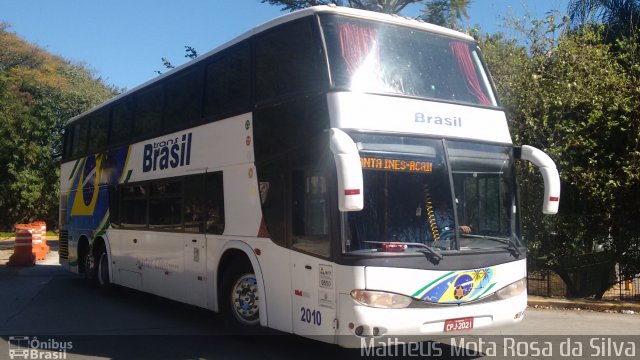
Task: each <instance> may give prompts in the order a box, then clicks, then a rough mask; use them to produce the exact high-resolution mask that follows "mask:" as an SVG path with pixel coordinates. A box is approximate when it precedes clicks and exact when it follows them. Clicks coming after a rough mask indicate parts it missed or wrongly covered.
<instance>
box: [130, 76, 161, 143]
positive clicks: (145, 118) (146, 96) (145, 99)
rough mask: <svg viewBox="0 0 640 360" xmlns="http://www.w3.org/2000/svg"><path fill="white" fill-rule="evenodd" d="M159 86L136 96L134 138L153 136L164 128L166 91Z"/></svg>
mask: <svg viewBox="0 0 640 360" xmlns="http://www.w3.org/2000/svg"><path fill="white" fill-rule="evenodd" d="M163 89H164V88H163V86H162V85H158V86H156V87H153V88H151V89H149V90H144V91H142V92H140V93H138V94H137V95H136V96H135V103H136V112H135V121H134V124H133V125H134V126H133V133H134V136H141V135H151V134H154V133H156V132H158V131H159V130H160V129H161V128H162V110H163V106H162V105H163V102H164V90H163Z"/></svg>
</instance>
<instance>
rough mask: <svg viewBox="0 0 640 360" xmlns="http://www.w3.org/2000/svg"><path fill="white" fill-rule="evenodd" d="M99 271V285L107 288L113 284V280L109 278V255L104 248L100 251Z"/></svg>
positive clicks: (97, 275)
mask: <svg viewBox="0 0 640 360" xmlns="http://www.w3.org/2000/svg"><path fill="white" fill-rule="evenodd" d="M97 261H98V271H97V272H96V279H97V280H98V285H99V286H100V287H101V288H103V289H107V288H109V287H110V286H111V280H110V279H109V257H108V256H107V252H106V251H105V250H104V249H101V250H100V252H99V253H98V259H97Z"/></svg>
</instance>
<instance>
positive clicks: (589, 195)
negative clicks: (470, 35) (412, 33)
mask: <svg viewBox="0 0 640 360" xmlns="http://www.w3.org/2000/svg"><path fill="white" fill-rule="evenodd" d="M556 18H557V17H556V16H553V15H550V16H549V17H547V18H546V19H545V20H536V21H533V22H532V23H531V25H530V27H528V28H527V31H526V32H525V35H526V37H527V39H528V42H527V44H528V47H524V46H521V45H519V44H518V43H517V42H516V41H515V40H509V39H505V38H504V37H503V36H501V35H495V34H494V35H485V36H484V37H483V38H482V39H481V43H482V47H483V50H484V52H485V57H486V59H487V61H488V63H489V68H490V69H491V70H492V72H493V76H494V79H495V82H496V86H497V88H498V92H499V95H500V96H501V98H502V101H503V105H504V107H505V110H506V111H507V114H508V118H509V119H510V121H511V124H510V125H511V128H512V132H513V134H514V141H515V142H516V143H520V144H531V145H534V146H536V147H539V148H541V149H544V150H545V151H546V152H547V153H549V154H550V156H551V157H552V158H553V159H555V160H556V164H557V165H558V168H559V170H560V174H561V179H562V201H561V209H560V214H559V215H557V216H555V217H544V216H542V215H541V214H540V210H539V206H540V205H539V202H540V199H541V197H542V195H541V192H542V190H541V189H542V184H541V180H540V177H539V175H538V174H536V170H535V169H534V168H532V167H530V166H522V167H521V168H520V175H521V176H520V180H521V186H522V187H521V195H522V203H523V214H524V215H523V221H524V223H525V230H526V231H525V234H526V237H527V239H528V240H529V243H530V245H531V250H532V252H533V254H535V255H537V256H539V258H540V260H542V261H543V262H544V263H546V265H547V266H548V267H549V268H551V269H553V270H555V271H556V272H557V273H558V274H559V275H560V276H561V277H562V278H563V279H564V280H565V283H566V284H567V286H568V289H569V292H570V294H571V295H575V296H582V295H596V296H600V295H602V293H604V291H605V290H606V289H607V288H608V287H609V285H610V281H611V277H610V276H609V275H610V274H611V272H612V271H613V269H614V265H615V264H616V263H618V264H619V265H620V267H621V269H622V270H623V272H625V273H626V274H627V275H632V274H636V273H639V272H640V267H639V266H638V264H640V254H639V251H638V250H639V241H640V222H639V221H638V218H640V210H639V209H638V207H637V206H635V204H636V203H638V201H640V146H639V145H640V87H639V86H638V84H639V83H640V57H638V56H637V55H638V43H637V41H635V39H634V38H629V37H621V38H619V39H618V40H617V41H616V42H615V43H613V44H612V43H609V42H607V41H605V37H606V35H607V32H606V29H605V28H604V27H593V26H591V27H585V28H583V29H581V30H578V31H566V30H565V31H564V32H562V33H561V34H558V33H557V32H558V31H559V29H566V28H567V26H566V25H567V21H568V19H567V18H563V19H562V20H561V21H560V22H556ZM524 28H526V27H522V29H524ZM543 234H553V236H547V235H543ZM585 277H592V278H591V279H589V281H587V279H586V278H585ZM594 277H598V278H597V279H596V278H594Z"/></svg>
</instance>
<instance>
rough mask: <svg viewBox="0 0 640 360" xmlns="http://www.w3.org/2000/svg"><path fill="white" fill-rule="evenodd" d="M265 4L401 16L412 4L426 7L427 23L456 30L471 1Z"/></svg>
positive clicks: (275, 0) (274, 0)
mask: <svg viewBox="0 0 640 360" xmlns="http://www.w3.org/2000/svg"><path fill="white" fill-rule="evenodd" d="M262 2H263V3H269V4H271V5H281V6H283V7H282V10H289V11H294V10H299V9H304V8H306V7H309V6H315V5H328V4H335V5H338V6H347V7H352V8H355V9H362V10H370V11H377V12H382V13H387V14H400V12H402V11H403V10H404V9H405V8H406V7H407V6H409V5H411V4H421V5H423V6H424V8H423V10H422V14H421V15H420V16H419V18H421V19H422V20H425V21H427V22H430V23H433V24H437V25H442V26H448V27H451V28H455V27H457V26H458V21H459V20H462V19H463V18H464V19H467V18H468V17H469V15H468V13H467V8H468V6H469V4H470V3H471V0H332V1H328V0H262Z"/></svg>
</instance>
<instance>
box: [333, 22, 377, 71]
mask: <svg viewBox="0 0 640 360" xmlns="http://www.w3.org/2000/svg"><path fill="white" fill-rule="evenodd" d="M339 30H340V47H341V54H342V57H343V58H344V61H345V63H346V64H347V69H348V70H349V74H350V75H353V74H354V73H355V72H356V71H357V70H358V69H359V68H360V65H362V63H363V62H364V60H365V59H367V57H368V56H369V55H370V52H372V51H375V52H376V53H377V49H378V39H377V38H378V35H377V31H376V29H373V28H364V27H361V26H358V25H355V24H346V23H342V24H340V25H339ZM376 57H377V54H376ZM375 62H376V64H379V63H380V62H379V60H378V59H376V60H375Z"/></svg>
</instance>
